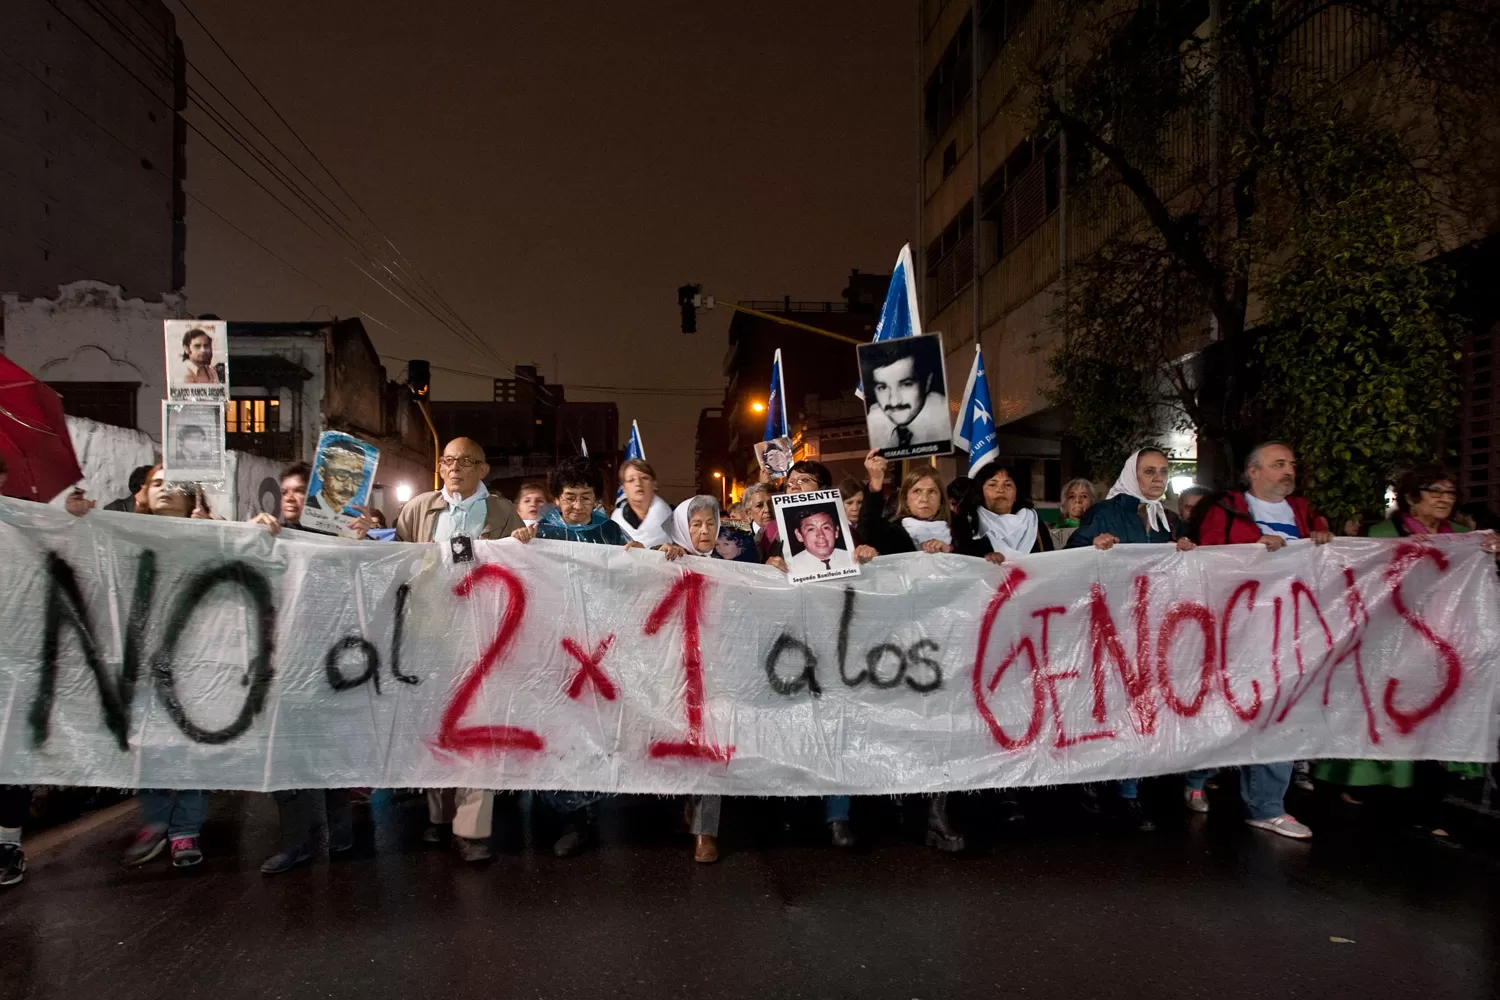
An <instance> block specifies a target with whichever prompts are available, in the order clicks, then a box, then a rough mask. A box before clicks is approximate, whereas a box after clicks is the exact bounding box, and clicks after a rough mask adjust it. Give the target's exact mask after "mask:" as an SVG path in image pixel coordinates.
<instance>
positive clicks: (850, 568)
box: [771, 490, 859, 583]
mask: <svg viewBox="0 0 1500 1000" xmlns="http://www.w3.org/2000/svg"><path fill="white" fill-rule="evenodd" d="M771 503H772V506H774V507H775V508H776V527H777V530H778V531H780V533H781V537H782V539H783V551H784V552H785V554H786V569H787V577H788V578H789V579H790V580H791V581H792V582H793V583H811V582H814V581H818V580H839V579H842V578H844V577H846V576H858V575H859V564H858V563H857V562H855V561H854V534H853V533H852V532H851V531H850V530H849V518H848V516H847V515H846V514H845V513H844V501H843V499H842V498H841V497H840V495H839V491H838V490H819V491H817V492H814V493H784V494H782V495H781V496H778V497H774V498H772V501H771Z"/></svg>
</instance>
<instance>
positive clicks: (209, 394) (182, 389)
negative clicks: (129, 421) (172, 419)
mask: <svg viewBox="0 0 1500 1000" xmlns="http://www.w3.org/2000/svg"><path fill="white" fill-rule="evenodd" d="M162 331H163V333H162V336H163V337H164V338H165V340H166V347H167V398H168V399H170V400H171V401H172V402H174V403H223V402H225V401H227V400H228V399H229V324H228V323H226V322H224V321H223V320H221V319H169V320H166V321H164V322H163V323H162Z"/></svg>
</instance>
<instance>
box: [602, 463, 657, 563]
mask: <svg viewBox="0 0 1500 1000" xmlns="http://www.w3.org/2000/svg"><path fill="white" fill-rule="evenodd" d="M620 488H621V489H622V490H624V491H625V502H624V503H622V504H620V505H619V506H617V507H616V508H615V512H614V514H613V515H612V517H611V520H613V521H614V522H615V523H616V524H618V525H619V526H620V529H621V530H622V531H624V532H625V534H626V535H627V536H629V538H630V540H631V541H635V542H640V543H641V544H642V545H644V546H645V547H646V548H648V549H656V548H660V547H661V546H663V545H665V544H667V542H668V540H669V539H668V532H667V526H668V523H669V522H670V521H671V520H672V508H671V507H669V506H668V505H667V502H666V501H665V500H663V499H662V498H661V497H659V496H657V495H656V470H655V469H653V468H651V466H649V465H647V464H646V460H645V459H642V458H628V459H626V460H625V461H624V462H622V463H621V464H620Z"/></svg>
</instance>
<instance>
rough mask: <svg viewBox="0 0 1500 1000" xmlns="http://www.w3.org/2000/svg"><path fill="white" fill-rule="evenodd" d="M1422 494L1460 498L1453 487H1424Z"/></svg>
mask: <svg viewBox="0 0 1500 1000" xmlns="http://www.w3.org/2000/svg"><path fill="white" fill-rule="evenodd" d="M1422 492H1423V493H1431V494H1432V495H1433V496H1435V497H1457V496H1458V490H1455V489H1453V488H1452V487H1443V488H1442V489H1434V488H1433V487H1431V486H1424V487H1422Z"/></svg>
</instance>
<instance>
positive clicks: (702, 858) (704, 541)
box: [661, 496, 724, 865]
mask: <svg viewBox="0 0 1500 1000" xmlns="http://www.w3.org/2000/svg"><path fill="white" fill-rule="evenodd" d="M667 534H668V537H669V541H668V542H667V544H666V545H664V546H662V550H661V551H662V554H663V555H665V556H666V557H667V559H668V561H673V560H677V559H689V560H691V559H693V558H699V559H706V558H708V557H710V556H712V555H713V551H714V546H715V545H716V544H717V543H718V540H719V501H718V500H716V499H714V498H713V497H710V496H696V497H693V498H692V499H690V500H686V501H684V502H683V503H680V504H678V505H677V509H676V510H674V511H673V512H672V518H671V520H670V521H668V522H667ZM723 801H724V800H723V798H722V797H721V796H718V795H695V796H693V797H692V798H690V799H689V800H688V805H687V821H688V832H690V833H691V834H692V835H693V840H694V844H693V860H694V861H697V862H698V863H700V864H705V865H711V864H713V863H714V862H715V861H718V860H719V812H720V809H721V807H722V806H723Z"/></svg>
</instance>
